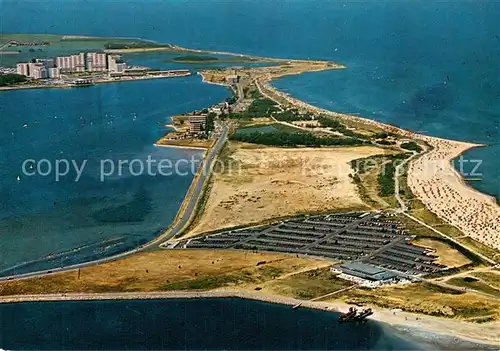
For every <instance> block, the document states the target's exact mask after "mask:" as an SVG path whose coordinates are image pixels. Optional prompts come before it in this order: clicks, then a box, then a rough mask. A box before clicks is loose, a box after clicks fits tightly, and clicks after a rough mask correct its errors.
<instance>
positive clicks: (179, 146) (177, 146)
mask: <svg viewBox="0 0 500 351" xmlns="http://www.w3.org/2000/svg"><path fill="white" fill-rule="evenodd" d="M154 146H156V147H172V148H176V149H193V150H200V151H207V149H208V147H201V146H186V145H174V144H172V145H168V144H158V143H155V144H154Z"/></svg>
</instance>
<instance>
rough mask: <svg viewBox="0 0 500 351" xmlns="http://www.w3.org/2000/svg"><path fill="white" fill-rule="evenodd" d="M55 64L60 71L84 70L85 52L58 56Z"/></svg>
mask: <svg viewBox="0 0 500 351" xmlns="http://www.w3.org/2000/svg"><path fill="white" fill-rule="evenodd" d="M56 65H57V67H59V70H60V72H61V73H74V72H85V54H84V53H83V52H81V53H79V54H77V55H71V56H59V57H57V58H56Z"/></svg>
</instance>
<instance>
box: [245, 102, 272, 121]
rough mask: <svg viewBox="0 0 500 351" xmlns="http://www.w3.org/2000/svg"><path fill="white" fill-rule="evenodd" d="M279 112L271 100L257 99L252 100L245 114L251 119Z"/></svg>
mask: <svg viewBox="0 0 500 351" xmlns="http://www.w3.org/2000/svg"><path fill="white" fill-rule="evenodd" d="M275 111H279V108H278V105H277V104H276V102H274V101H273V100H271V99H267V98H264V99H257V100H254V101H253V102H252V103H251V105H250V106H249V107H248V111H247V113H249V114H251V115H252V116H253V117H262V116H268V115H270V114H271V113H273V112H275Z"/></svg>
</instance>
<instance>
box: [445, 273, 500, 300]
mask: <svg viewBox="0 0 500 351" xmlns="http://www.w3.org/2000/svg"><path fill="white" fill-rule="evenodd" d="M446 283H447V284H450V285H454V286H457V287H461V288H466V289H473V290H477V291H480V292H483V293H485V294H489V295H493V296H497V297H499V298H500V290H498V289H495V288H493V287H492V286H490V285H489V284H487V283H486V282H484V281H482V279H479V278H476V277H471V276H465V277H455V278H450V279H448V280H447V281H446Z"/></svg>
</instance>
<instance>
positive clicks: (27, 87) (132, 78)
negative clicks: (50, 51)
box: [0, 72, 192, 91]
mask: <svg viewBox="0 0 500 351" xmlns="http://www.w3.org/2000/svg"><path fill="white" fill-rule="evenodd" d="M191 75H192V73H191V72H189V73H185V74H177V75H156V76H155V75H150V76H126V78H120V79H116V80H95V81H93V84H91V85H89V86H92V85H97V84H112V83H123V82H133V81H138V80H150V79H166V78H182V77H188V76H191ZM61 88H82V87H77V86H74V85H72V84H54V85H12V86H5V87H0V91H10V90H31V89H61Z"/></svg>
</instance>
